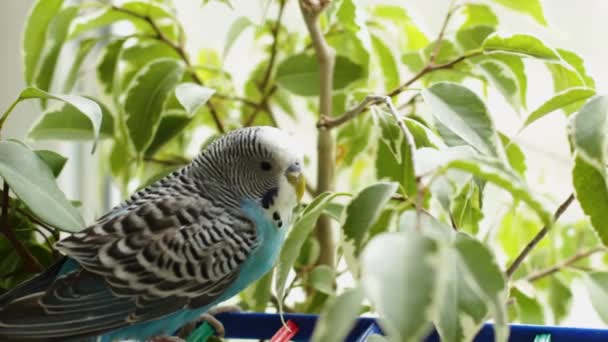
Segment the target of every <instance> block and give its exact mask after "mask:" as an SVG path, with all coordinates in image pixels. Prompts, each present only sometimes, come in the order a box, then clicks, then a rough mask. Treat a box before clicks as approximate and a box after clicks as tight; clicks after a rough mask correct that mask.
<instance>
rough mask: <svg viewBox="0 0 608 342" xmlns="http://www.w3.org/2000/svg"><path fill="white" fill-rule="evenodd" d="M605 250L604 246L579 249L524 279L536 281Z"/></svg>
mask: <svg viewBox="0 0 608 342" xmlns="http://www.w3.org/2000/svg"><path fill="white" fill-rule="evenodd" d="M604 251H606V248H605V247H595V248H592V249H588V250H584V251H579V252H577V253H576V254H574V255H573V256H571V257H570V258H568V259H566V260H564V261H562V262H561V263H559V264H557V265H555V266H551V267H548V268H546V269H544V270H541V271H538V272H536V273H533V274H531V275H529V276H527V277H526V278H525V280H527V281H529V282H533V281H537V280H538V279H540V278H543V277H546V276H550V275H552V274H553V273H556V272H558V271H560V270H561V269H564V268H566V267H568V266H570V265H572V264H574V263H575V262H577V261H579V260H581V259H584V258H586V257H588V256H590V255H592V254H595V253H598V252H604Z"/></svg>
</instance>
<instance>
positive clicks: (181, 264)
mask: <svg viewBox="0 0 608 342" xmlns="http://www.w3.org/2000/svg"><path fill="white" fill-rule="evenodd" d="M302 163H303V160H302V156H301V154H300V153H298V152H297V149H296V148H295V147H294V145H293V139H291V138H290V137H289V136H288V135H287V134H286V133H285V132H283V131H281V130H279V129H276V128H272V127H251V128H243V129H238V130H235V131H232V132H230V133H228V134H226V135H225V136H223V137H221V138H219V139H217V140H216V141H215V142H213V143H211V144H210V145H209V146H208V147H207V148H206V149H205V150H204V151H203V152H201V153H200V154H199V155H198V156H197V157H196V158H195V159H194V160H193V162H192V163H191V164H189V165H187V166H186V167H184V168H182V169H179V170H177V171H175V172H173V173H172V174H170V175H168V176H167V177H165V178H163V179H161V180H159V181H157V182H156V183H154V184H152V185H150V186H148V187H146V188H144V189H142V190H140V191H138V192H136V193H135V194H133V195H132V196H131V197H130V198H129V199H127V200H126V201H125V202H124V203H122V204H120V205H119V206H117V207H115V208H114V209H112V210H111V211H110V212H109V213H107V214H106V215H104V216H102V217H101V218H100V219H99V220H98V221H97V222H96V223H95V224H93V225H92V226H90V227H88V228H87V229H85V230H84V231H82V232H80V233H77V234H74V235H72V236H70V237H68V238H66V239H64V240H62V241H59V242H58V243H57V244H56V247H57V249H58V250H59V251H61V252H62V253H64V254H65V257H64V258H63V259H62V260H61V261H60V262H58V263H57V264H56V265H54V266H53V267H51V268H50V269H48V270H47V271H45V272H44V273H42V274H40V275H38V276H37V277H35V278H34V279H32V280H29V281H27V282H25V283H24V284H22V285H20V286H19V287H17V288H15V289H13V290H12V291H10V292H8V293H6V294H4V295H3V296H1V297H0V340H6V339H8V340H9V341H20V340H32V341H89V340H90V341H104V342H106V341H107V342H109V341H119V340H124V339H134V340H139V341H143V340H146V339H149V338H152V337H154V336H166V335H171V334H174V333H175V332H176V331H177V330H178V329H179V328H180V327H181V326H182V325H183V324H185V323H187V322H190V321H193V320H196V319H197V318H198V317H199V316H200V315H202V314H204V313H205V312H206V311H208V310H209V309H210V308H212V307H213V306H215V305H216V304H218V303H219V302H222V301H224V300H226V299H228V298H230V297H232V296H234V295H236V294H238V293H239V292H240V291H242V290H243V289H245V287H247V286H248V285H249V284H251V283H252V282H254V281H255V280H257V279H258V278H260V277H261V276H262V275H264V274H265V273H266V272H268V271H269V270H270V269H271V268H272V266H273V265H274V263H275V261H276V258H277V255H278V253H279V250H280V248H281V246H282V243H283V240H284V237H285V232H286V229H287V227H288V226H289V223H290V220H291V218H292V213H293V209H294V208H295V206H296V205H297V202H298V201H299V200H300V198H301V197H302V195H303V192H304V178H303V176H302Z"/></svg>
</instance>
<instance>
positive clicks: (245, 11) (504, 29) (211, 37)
mask: <svg viewBox="0 0 608 342" xmlns="http://www.w3.org/2000/svg"><path fill="white" fill-rule="evenodd" d="M358 2H359V3H378V2H379V1H372V0H367V1H358ZM381 2H382V3H391V1H381ZM393 2H394V3H401V4H402V3H403V2H402V1H393ZM480 2H483V1H480ZM31 3H32V1H31V0H19V1H17V0H12V1H2V2H0V44H2V54H1V55H0V75H2V77H1V78H0V109H2V110H4V109H5V108H6V107H8V105H9V104H10V103H11V102H12V101H13V100H14V99H15V98H16V97H17V95H18V93H19V92H20V90H21V89H22V88H23V87H24V86H25V83H24V80H23V74H22V65H21V57H20V53H21V52H20V51H21V34H22V29H23V25H24V22H25V18H26V16H27V12H28V9H29V7H30V6H31ZM232 3H233V5H234V9H230V8H229V7H227V6H225V5H222V4H219V3H211V4H209V5H207V6H205V7H204V8H203V7H202V6H201V1H199V0H196V1H195V0H176V1H175V4H176V7H177V12H178V13H177V14H178V17H179V19H180V20H181V21H182V23H183V25H184V27H185V29H186V36H187V37H188V40H187V49H188V51H190V52H191V53H192V54H194V53H195V52H196V51H198V50H200V49H201V48H214V49H218V50H221V49H223V46H224V42H225V37H226V33H227V31H228V28H229V27H230V24H231V23H232V22H233V21H234V20H235V19H236V18H237V17H239V16H241V15H247V16H249V17H251V18H252V19H253V20H254V21H255V19H256V18H259V21H261V20H262V18H264V16H265V13H266V9H264V8H261V7H260V6H259V3H258V2H253V1H248V0H241V1H232ZM447 6H448V0H410V1H407V3H406V7H408V8H409V9H410V12H411V13H410V14H411V15H412V16H413V17H414V19H415V21H416V22H417V24H418V25H419V27H421V28H422V29H423V31H425V33H426V34H427V35H428V36H435V35H436V34H437V32H438V31H439V28H440V25H441V21H442V20H443V17H444V15H445V11H446V8H447ZM543 6H544V11H545V15H546V17H547V20H548V22H549V25H548V27H542V26H540V25H538V24H537V23H536V22H534V21H533V20H532V19H530V18H529V17H525V16H521V15H516V14H513V13H512V12H509V11H507V10H504V9H502V10H501V9H500V8H499V9H497V11H498V12H499V13H498V14H499V17H500V19H501V24H500V27H499V32H500V33H503V34H510V33H516V32H526V33H530V34H533V35H536V36H538V37H541V38H543V39H544V40H545V41H546V42H547V43H549V45H551V46H554V47H559V48H565V49H569V50H574V51H576V52H577V53H579V55H580V56H581V57H582V58H583V59H584V61H585V65H586V68H587V71H588V73H589V74H590V75H592V77H594V78H595V82H596V88H597V90H598V93H600V94H603V93H606V89H608V63H606V61H608V45H606V44H605V41H604V35H605V34H606V33H607V32H608V21H607V20H606V18H605V15H606V13H608V2H607V1H605V0H582V1H569V0H550V1H544V2H543ZM284 22H285V24H286V25H287V26H289V27H291V28H293V29H299V30H302V31H303V32H304V24H303V22H302V18H301V15H300V11H299V9H298V8H297V2H296V1H288V5H287V8H286V11H285V20H284ZM252 35H253V32H251V31H249V32H246V33H244V34H243V36H242V37H239V39H238V40H237V41H236V43H235V45H234V46H233V47H232V50H231V53H230V54H229V55H228V58H227V59H226V60H225V61H223V62H224V68H225V69H228V70H231V72H232V74H233V75H234V80H235V83H236V85H237V88H239V86H241V85H242V84H243V83H244V81H245V77H246V76H247V75H248V71H249V70H250V68H251V66H252V65H253V64H257V62H258V61H259V60H260V59H262V58H265V55H264V54H261V53H251V51H253V49H252V47H251V46H250V45H249V44H251V43H252V41H253V39H251V38H252ZM64 50H65V51H63V52H62V53H67V54H69V53H73V51H70V50H69V49H64ZM256 51H257V50H256ZM83 70H84V72H85V75H87V73H90V76H86V77H90V79H91V84H90V89H95V71H94V65H93V64H91V65H90V67H87V65H85V66H84V68H83ZM526 72H527V73H528V109H530V110H531V109H534V108H537V107H538V106H539V105H540V104H542V103H544V102H545V101H546V100H547V99H548V98H549V97H550V96H551V95H552V93H553V92H552V91H553V89H552V83H551V77H550V75H549V72H548V71H547V69H546V68H543V67H540V62H536V61H532V60H526ZM239 76H241V77H240V78H239ZM83 84H84V82H82V83H81V87H82V86H84V87H89V85H88V84H84V85H83ZM89 91H90V90H89ZM487 105H488V108H489V110H490V112H491V113H492V115H493V117H494V120H495V123H496V126H498V127H500V128H501V130H502V131H503V132H504V133H506V134H507V135H509V136H514V135H515V134H516V133H517V131H518V129H519V127H520V126H521V123H522V121H523V118H524V117H525V115H523V114H525V113H521V114H517V113H515V112H514V110H513V108H512V107H511V106H509V105H508V104H507V103H506V102H505V100H504V98H503V97H502V96H500V95H499V94H498V93H496V94H492V93H490V97H489V100H488V101H487ZM40 113H41V111H40V108H39V106H38V103H37V102H35V101H29V102H23V103H21V104H19V106H18V108H17V109H16V111H15V112H14V114H13V115H12V116H11V117H10V118H9V120H8V122H7V126H6V128H5V130H4V132H5V134H6V136H5V138H19V139H25V138H26V134H27V131H28V129H29V127H30V126H31V125H32V124H33V123H34V121H35V120H36V118H37V117H38V116H39V115H40ZM308 120H310V119H308ZM301 127H306V128H305V129H302V128H301ZM313 127H314V124H313V123H312V122H300V123H299V126H297V127H290V128H289V127H288V128H287V129H289V130H291V131H292V132H293V133H295V134H296V135H297V138H298V139H300V140H301V141H302V144H301V145H302V146H305V149H306V151H313V150H315V148H316V147H315V141H316V139H315V136H314V135H315V134H316V133H315V131H314V130H313ZM565 127H566V118H565V117H564V116H563V115H551V116H546V117H545V118H543V119H541V120H539V121H538V122H536V123H534V124H533V125H531V126H530V127H529V128H527V129H526V130H524V131H523V132H521V133H520V134H518V135H517V136H514V140H515V141H516V142H517V143H518V144H519V145H520V146H521V147H522V149H524V150H526V154H528V156H529V157H528V159H527V166H528V169H527V174H526V176H527V179H528V182H529V183H530V184H531V186H532V187H533V188H534V189H535V190H537V191H538V192H539V193H541V194H544V195H546V196H547V200H548V201H550V202H551V203H558V201H559V200H560V199H562V198H564V197H566V196H567V194H568V193H569V191H570V184H571V179H570V177H571V176H570V172H571V166H572V161H571V160H570V155H569V152H568V151H569V148H568V143H567V140H566V134H565ZM296 128H297V129H296ZM307 129H309V130H308V131H307ZM32 145H34V146H35V147H38V148H45V149H52V150H56V151H58V152H60V153H62V154H63V155H65V156H67V157H68V158H69V162H68V164H67V165H66V168H65V170H64V172H63V173H62V175H61V177H60V183H61V184H60V186H61V187H62V189H64V191H65V192H66V194H67V196H68V197H69V198H73V199H77V200H80V201H82V203H83V215H84V217H85V220H86V221H87V222H91V221H93V220H94V218H95V217H97V216H99V215H100V214H102V213H103V212H104V211H105V210H107V209H108V208H109V207H111V206H112V205H114V204H116V203H117V202H118V201H119V200H120V197H121V196H120V194H119V192H118V191H117V190H116V189H115V187H114V186H113V185H112V184H111V180H110V178H109V176H107V175H101V174H99V171H98V170H99V169H100V168H99V167H97V166H98V164H97V163H98V161H97V158H96V155H91V154H90V153H89V151H90V146H87V145H86V144H68V143H52V142H42V143H40V142H38V143H32ZM306 151H305V152H306ZM488 202H489V201H488ZM493 210H494V208H485V210H484V211H486V212H487V213H486V215H485V219H487V220H492V219H494V220H499V218H498V217H493V215H492V214H491V213H492V211H493ZM577 211H578V212H577ZM568 217H580V211H579V209H578V208H571V209H570V210H569V211H568V212H567V214H566V215H565V216H564V218H563V222H567V221H568ZM573 292H574V294H575V297H574V301H573V310H572V314H571V315H570V317H568V318H567V319H565V320H564V322H563V324H564V325H572V326H580V327H600V326H603V323H601V321H600V319H599V318H598V317H597V315H596V313H595V312H594V311H593V309H592V308H591V305H590V302H589V299H588V296H587V294H586V291H584V289H583V287H582V285H581V284H579V283H574V288H573Z"/></svg>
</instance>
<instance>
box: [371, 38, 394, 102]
mask: <svg viewBox="0 0 608 342" xmlns="http://www.w3.org/2000/svg"><path fill="white" fill-rule="evenodd" d="M371 37H372V46H373V47H374V52H375V54H376V56H377V57H378V60H379V62H380V68H381V70H382V75H383V77H384V89H385V90H387V91H389V90H392V89H393V88H395V87H397V86H398V85H399V69H398V68H397V63H396V62H395V56H394V55H393V52H392V51H391V49H390V48H389V47H388V46H387V45H386V44H385V43H384V41H383V40H382V38H380V37H379V36H377V35H374V34H373V35H372V36H371Z"/></svg>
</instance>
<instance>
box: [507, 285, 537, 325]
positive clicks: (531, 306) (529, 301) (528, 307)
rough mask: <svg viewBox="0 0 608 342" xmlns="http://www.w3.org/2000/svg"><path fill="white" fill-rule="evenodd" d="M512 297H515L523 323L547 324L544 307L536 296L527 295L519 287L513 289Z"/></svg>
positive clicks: (520, 319) (519, 319)
mask: <svg viewBox="0 0 608 342" xmlns="http://www.w3.org/2000/svg"><path fill="white" fill-rule="evenodd" d="M511 297H512V298H514V299H515V305H516V308H517V313H518V321H519V322H521V323H523V324H538V325H542V324H545V315H544V313H543V307H542V306H541V305H540V303H539V302H538V300H537V299H536V298H534V297H530V296H528V295H526V294H525V293H523V292H521V291H520V290H519V289H518V288H517V287H513V288H512V289H511Z"/></svg>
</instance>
